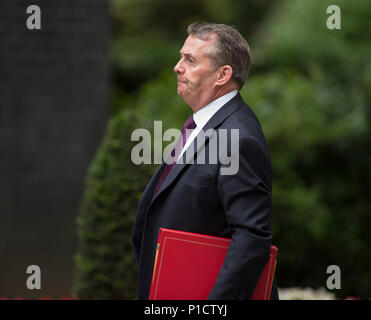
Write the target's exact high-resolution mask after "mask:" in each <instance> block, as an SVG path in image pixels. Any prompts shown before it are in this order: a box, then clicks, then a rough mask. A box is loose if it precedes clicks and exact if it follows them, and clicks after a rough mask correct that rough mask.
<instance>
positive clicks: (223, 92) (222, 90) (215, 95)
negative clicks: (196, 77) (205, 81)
mask: <svg viewBox="0 0 371 320" xmlns="http://www.w3.org/2000/svg"><path fill="white" fill-rule="evenodd" d="M233 90H237V88H236V87H235V86H228V87H223V88H220V89H219V90H216V91H215V92H214V93H213V94H212V95H211V96H210V97H209V98H208V99H207V100H206V102H203V103H202V105H196V106H190V107H191V109H192V111H193V113H195V112H197V111H198V110H200V109H202V108H203V107H205V106H207V105H209V104H210V103H211V102H213V101H214V100H216V99H218V98H220V97H222V96H224V95H226V94H227V93H229V92H231V91H233Z"/></svg>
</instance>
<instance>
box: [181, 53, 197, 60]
mask: <svg viewBox="0 0 371 320" xmlns="http://www.w3.org/2000/svg"><path fill="white" fill-rule="evenodd" d="M179 55H180V56H185V57H192V58H193V59H195V57H194V56H193V55H192V54H191V53H188V52H182V51H179Z"/></svg>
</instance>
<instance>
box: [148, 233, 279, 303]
mask: <svg viewBox="0 0 371 320" xmlns="http://www.w3.org/2000/svg"><path fill="white" fill-rule="evenodd" d="M230 242H231V239H226V238H220V237H214V236H207V235H203V234H197V233H191V232H184V231H177V230H171V229H164V228H160V231H159V236H158V243H157V249H156V258H155V264H154V268H153V275H152V284H151V290H150V294H149V299H150V300H206V299H207V297H208V296H209V293H210V291H211V289H212V287H213V286H214V284H215V281H216V278H217V276H218V273H219V270H220V268H221V266H222V264H223V261H224V258H225V256H226V254H227V250H228V247H229V244H230ZM276 257H277V248H276V247H275V246H272V247H271V251H270V257H269V260H268V263H267V265H266V266H265V268H264V270H263V272H262V274H261V276H260V278H259V281H258V284H257V287H256V288H255V291H254V293H253V295H252V297H251V299H252V300H268V299H269V298H270V294H271V289H272V282H273V275H274V270H275V267H276Z"/></svg>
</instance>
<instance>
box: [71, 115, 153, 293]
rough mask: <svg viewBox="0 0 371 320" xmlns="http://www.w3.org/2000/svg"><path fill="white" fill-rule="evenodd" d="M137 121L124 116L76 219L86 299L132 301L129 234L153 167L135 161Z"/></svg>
mask: <svg viewBox="0 0 371 320" xmlns="http://www.w3.org/2000/svg"><path fill="white" fill-rule="evenodd" d="M137 127H140V122H139V121H138V119H137V117H136V116H135V115H134V114H132V113H130V112H127V111H123V112H120V113H119V114H117V115H116V117H115V118H113V119H112V120H111V121H110V122H109V124H108V127H107V134H106V136H105V138H104V140H103V143H102V145H101V147H100V148H99V150H98V152H97V154H96V157H95V159H94V161H93V162H92V164H91V166H90V168H89V171H88V176H87V179H86V187H85V194H84V197H83V201H82V203H81V210H80V215H79V217H78V221H77V223H78V236H79V252H78V254H77V255H76V257H75V261H76V266H77V271H76V280H75V288H74V291H75V292H76V293H77V295H78V296H79V297H80V298H83V299H133V298H135V297H136V267H135V261H134V256H133V252H132V246H131V233H132V227H133V223H134V217H135V212H136V206H137V204H138V201H139V199H140V196H141V193H142V192H143V190H144V188H145V186H146V184H147V182H148V177H149V176H151V174H152V173H153V169H154V168H153V167H152V166H136V165H134V164H133V163H132V161H131V158H130V155H131V148H132V147H133V145H134V144H135V143H136V142H131V132H132V130H134V129H135V128H137Z"/></svg>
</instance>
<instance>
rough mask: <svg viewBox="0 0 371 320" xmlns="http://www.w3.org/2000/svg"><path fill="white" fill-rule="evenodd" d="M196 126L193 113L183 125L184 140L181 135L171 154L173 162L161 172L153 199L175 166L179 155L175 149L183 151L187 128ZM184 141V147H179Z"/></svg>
mask: <svg viewBox="0 0 371 320" xmlns="http://www.w3.org/2000/svg"><path fill="white" fill-rule="evenodd" d="M194 128H196V123H195V122H194V120H193V115H191V116H190V117H189V118H188V119H187V121H186V122H185V124H184V127H183V130H182V140H180V137H179V140H178V141H177V143H176V144H175V147H174V149H173V150H172V151H171V155H172V156H173V157H174V159H175V160H174V161H173V162H172V163H171V164H166V166H165V168H164V170H163V171H162V174H161V177H160V179H159V180H158V182H157V185H156V188H155V191H154V192H153V196H152V199H153V198H154V197H155V196H156V194H157V192H158V190H159V189H160V188H161V185H162V184H163V182H164V181H165V179H166V177H167V176H168V174H169V173H170V171H171V169H172V167H173V166H174V164H175V162H176V160H177V158H178V156H179V154H178V155H175V150H177V149H179V151H181V150H182V149H183V147H184V145H185V143H186V141H187V136H186V130H187V129H188V130H191V129H194ZM181 142H182V148H177V145H178V144H179V143H181Z"/></svg>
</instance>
